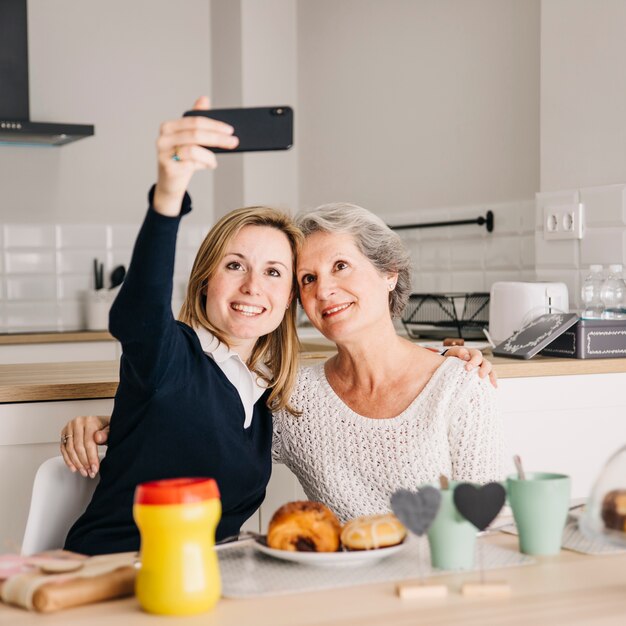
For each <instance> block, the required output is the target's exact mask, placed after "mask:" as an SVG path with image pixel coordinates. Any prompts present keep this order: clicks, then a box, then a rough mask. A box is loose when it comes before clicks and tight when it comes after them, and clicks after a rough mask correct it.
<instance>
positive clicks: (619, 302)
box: [600, 265, 626, 320]
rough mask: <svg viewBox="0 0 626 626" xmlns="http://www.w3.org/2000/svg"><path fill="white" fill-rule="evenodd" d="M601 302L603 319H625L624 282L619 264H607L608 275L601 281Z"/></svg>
mask: <svg viewBox="0 0 626 626" xmlns="http://www.w3.org/2000/svg"><path fill="white" fill-rule="evenodd" d="M600 295H601V297H602V302H603V303H604V312H603V313H602V319H604V320H625V319H626V283H625V282H624V279H623V278H622V266H621V265H609V275H608V277H607V279H606V280H605V281H604V283H602V291H601V294H600Z"/></svg>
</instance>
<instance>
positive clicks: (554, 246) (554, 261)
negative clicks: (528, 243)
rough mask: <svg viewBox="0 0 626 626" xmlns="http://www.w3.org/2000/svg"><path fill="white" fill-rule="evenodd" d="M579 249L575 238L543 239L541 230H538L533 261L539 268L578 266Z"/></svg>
mask: <svg viewBox="0 0 626 626" xmlns="http://www.w3.org/2000/svg"><path fill="white" fill-rule="evenodd" d="M579 249H580V244H579V242H578V240H576V239H566V240H563V239H556V240H554V239H551V240H550V239H544V237H543V232H538V233H537V236H536V237H535V263H536V265H537V267H541V268H560V267H562V268H563V269H567V268H572V267H578V263H579V258H578V256H579Z"/></svg>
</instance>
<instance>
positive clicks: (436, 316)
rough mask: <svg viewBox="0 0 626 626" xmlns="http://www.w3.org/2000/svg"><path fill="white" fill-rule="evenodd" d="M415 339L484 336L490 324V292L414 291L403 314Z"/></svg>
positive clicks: (409, 333)
mask: <svg viewBox="0 0 626 626" xmlns="http://www.w3.org/2000/svg"><path fill="white" fill-rule="evenodd" d="M402 323H403V324H404V327H405V328H406V332H407V333H408V335H409V337H411V338H412V339H417V338H432V339H444V338H446V337H461V338H463V339H484V338H485V335H484V333H483V328H487V326H488V324H489V294H488V293H480V292H476V293H439V294H435V293H413V294H411V295H410V296H409V302H408V304H407V306H406V308H405V309H404V313H403V314H402Z"/></svg>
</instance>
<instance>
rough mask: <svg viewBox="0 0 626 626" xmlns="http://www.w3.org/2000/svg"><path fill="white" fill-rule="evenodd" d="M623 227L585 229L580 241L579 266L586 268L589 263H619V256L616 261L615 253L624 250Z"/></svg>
mask: <svg viewBox="0 0 626 626" xmlns="http://www.w3.org/2000/svg"><path fill="white" fill-rule="evenodd" d="M625 234H626V230H625V229H624V228H623V227H619V226H614V227H612V228H587V230H586V232H585V236H584V238H583V239H582V240H581V241H580V265H581V267H587V266H589V265H590V264H591V263H602V264H603V265H610V264H611V263H621V262H622V260H621V255H620V256H619V257H618V258H617V259H616V258H615V251H616V250H623V249H624V235H625Z"/></svg>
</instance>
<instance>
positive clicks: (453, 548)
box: [428, 482, 478, 570]
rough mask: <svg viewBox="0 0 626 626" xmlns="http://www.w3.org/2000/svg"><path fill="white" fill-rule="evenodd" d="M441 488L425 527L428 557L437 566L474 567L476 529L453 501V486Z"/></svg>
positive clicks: (444, 567)
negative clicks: (437, 503) (433, 514)
mask: <svg viewBox="0 0 626 626" xmlns="http://www.w3.org/2000/svg"><path fill="white" fill-rule="evenodd" d="M457 484H458V483H453V482H451V483H450V487H449V488H448V489H442V490H441V506H440V508H439V511H438V512H437V517H435V521H434V522H433V523H432V526H431V527H430V529H429V530H428V545H429V546H430V560H431V563H432V565H433V567H436V568H438V569H453V570H463V569H472V568H473V567H474V552H475V550H476V535H477V534H478V531H477V530H476V527H475V526H474V525H473V524H470V522H468V521H467V520H466V519H465V518H464V517H463V516H462V515H461V514H460V513H459V512H458V511H457V510H456V506H455V505H454V500H453V495H454V487H455V486H456V485H457Z"/></svg>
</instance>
